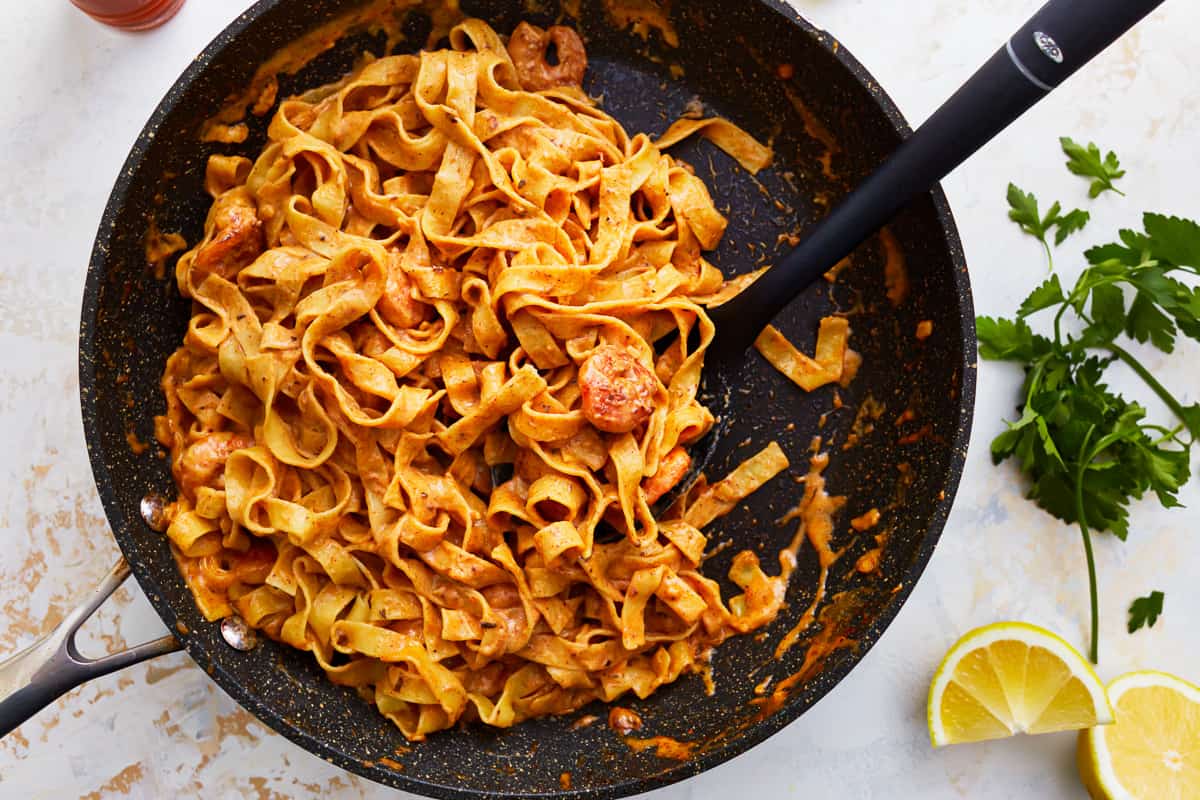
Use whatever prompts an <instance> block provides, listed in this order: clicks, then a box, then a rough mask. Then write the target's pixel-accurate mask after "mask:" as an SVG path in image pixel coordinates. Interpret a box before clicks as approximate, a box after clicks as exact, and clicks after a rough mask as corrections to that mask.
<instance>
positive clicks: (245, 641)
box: [221, 616, 258, 650]
mask: <svg viewBox="0 0 1200 800" xmlns="http://www.w3.org/2000/svg"><path fill="white" fill-rule="evenodd" d="M221 638H223V639H224V640H225V644H227V645H229V646H230V647H232V648H233V649H234V650H253V649H254V648H255V647H256V646H257V645H258V634H256V633H255V632H254V629H253V628H251V627H250V626H249V625H247V624H246V620H244V619H242V618H241V617H239V616H232V617H226V618H225V619H223V620H221Z"/></svg>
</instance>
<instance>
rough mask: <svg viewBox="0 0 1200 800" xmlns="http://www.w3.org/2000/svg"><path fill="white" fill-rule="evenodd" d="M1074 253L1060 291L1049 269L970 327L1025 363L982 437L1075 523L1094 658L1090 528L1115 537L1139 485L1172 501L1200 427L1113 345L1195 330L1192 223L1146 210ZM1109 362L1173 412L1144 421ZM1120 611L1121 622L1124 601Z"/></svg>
mask: <svg viewBox="0 0 1200 800" xmlns="http://www.w3.org/2000/svg"><path fill="white" fill-rule="evenodd" d="M1067 141H1069V140H1064V149H1066V142H1067ZM1072 144H1073V143H1072ZM1076 147H1077V146H1076ZM1091 148H1094V146H1091V147H1090V148H1089V150H1085V151H1083V152H1085V153H1087V152H1090V150H1091ZM1097 153H1098V149H1097ZM1110 156H1111V154H1110ZM1098 158H1099V157H1098V155H1097V159H1098ZM1108 160H1109V159H1106V160H1105V161H1102V162H1100V163H1101V165H1102V166H1103V165H1104V164H1105V163H1107V161H1108ZM1111 161H1112V166H1111V167H1105V169H1107V170H1109V173H1108V174H1109V180H1110V185H1109V188H1111V179H1113V178H1116V177H1120V175H1119V174H1116V172H1114V171H1112V170H1113V169H1115V165H1116V163H1117V162H1116V157H1115V156H1111ZM1072 171H1074V169H1073V170H1072ZM1121 174H1123V173H1121ZM1098 180H1099V178H1098ZM1014 188H1015V187H1014ZM1094 189H1095V186H1094V185H1093V190H1094ZM1101 191H1103V189H1102V190H1101ZM1096 193H1098V192H1096ZM1056 205H1057V204H1056ZM1051 208H1052V209H1054V208H1055V207H1054V206H1052V207H1051ZM1044 229H1045V226H1043V230H1042V234H1043V236H1044V232H1045V231H1044ZM1043 244H1045V241H1044V238H1043ZM1048 250H1049V248H1047V251H1048ZM1084 255H1085V257H1086V259H1087V262H1088V266H1087V267H1086V268H1085V269H1084V270H1083V272H1082V273H1081V274H1080V276H1079V278H1078V279H1077V280H1076V281H1075V284H1074V286H1072V287H1071V288H1070V289H1069V290H1068V289H1066V288H1064V287H1063V285H1062V283H1061V281H1060V279H1059V277H1058V275H1052V276H1051V277H1050V278H1048V279H1047V280H1045V281H1044V282H1043V283H1041V284H1040V285H1039V286H1038V287H1037V288H1035V289H1034V290H1033V292H1031V293H1030V295H1029V296H1028V297H1027V298H1026V299H1025V301H1024V302H1023V303H1022V304H1021V306H1020V308H1019V309H1018V310H1017V313H1016V315H1015V317H1014V318H1012V319H1002V318H991V317H979V318H978V321H977V322H978V326H977V327H978V333H979V352H980V355H981V356H982V357H983V358H985V359H990V360H998V361H1013V362H1016V363H1019V364H1022V365H1023V366H1024V367H1025V382H1024V387H1023V391H1022V397H1023V400H1022V403H1021V405H1020V407H1019V411H1020V416H1019V417H1018V418H1017V419H1016V420H1013V421H1011V422H1008V423H1007V428H1006V430H1005V431H1004V432H1003V433H1001V434H1000V435H999V436H997V437H996V438H995V439H994V440H993V441H992V447H991V452H992V460H993V461H994V462H995V463H1000V462H1002V461H1004V460H1005V459H1008V458H1015V459H1016V460H1017V461H1018V463H1019V464H1020V467H1021V470H1022V472H1023V473H1025V475H1026V476H1027V477H1028V479H1029V482H1030V485H1029V492H1028V496H1029V498H1030V499H1031V500H1033V501H1034V502H1035V503H1037V504H1038V505H1039V506H1041V507H1042V508H1043V509H1045V510H1046V511H1048V512H1050V513H1051V514H1053V515H1054V516H1056V517H1058V518H1059V519H1061V520H1063V521H1065V522H1068V523H1073V524H1076V525H1078V527H1079V530H1080V532H1081V534H1082V537H1083V544H1084V552H1085V555H1086V559H1087V568H1088V585H1089V591H1090V599H1091V658H1092V661H1096V660H1097V657H1098V647H1099V641H1098V638H1099V601H1098V591H1097V582H1096V564H1095V558H1094V555H1093V552H1092V538H1091V536H1092V531H1109V532H1111V533H1113V534H1115V535H1116V536H1117V537H1119V538H1120V539H1122V540H1124V539H1125V537H1126V536H1127V535H1128V533H1129V504H1130V502H1131V501H1132V500H1135V499H1139V498H1141V497H1143V496H1144V495H1147V494H1153V495H1154V496H1155V497H1156V498H1157V499H1158V501H1159V503H1161V504H1162V505H1163V506H1164V507H1167V508H1170V507H1173V506H1178V505H1180V503H1179V500H1178V497H1177V495H1178V492H1179V489H1180V488H1181V487H1182V486H1183V484H1184V483H1186V482H1187V480H1188V478H1189V475H1190V466H1189V465H1190V454H1191V447H1192V444H1193V443H1194V442H1195V441H1196V439H1197V437H1200V404H1196V403H1193V404H1190V405H1185V404H1184V403H1183V402H1181V401H1180V400H1179V399H1178V398H1176V397H1175V396H1174V395H1173V394H1172V393H1171V392H1170V391H1169V390H1168V389H1167V388H1166V387H1165V386H1163V384H1162V383H1161V382H1160V381H1159V380H1158V379H1157V378H1156V377H1155V376H1154V375H1153V374H1151V372H1150V371H1149V370H1148V369H1147V368H1146V367H1145V366H1144V365H1143V364H1142V363H1141V362H1140V361H1139V360H1138V359H1137V358H1136V357H1135V356H1134V355H1133V354H1132V353H1130V352H1129V350H1127V349H1126V347H1125V345H1126V344H1127V342H1126V341H1125V340H1127V339H1131V340H1133V341H1134V342H1138V343H1148V344H1150V345H1152V346H1153V347H1156V348H1158V349H1159V350H1161V351H1163V352H1165V353H1170V352H1172V351H1173V350H1174V348H1175V343H1176V340H1177V339H1178V337H1179V336H1185V337H1188V338H1191V339H1195V340H1198V341H1200V287H1197V286H1195V285H1193V284H1191V283H1189V282H1187V281H1189V280H1191V279H1195V278H1197V277H1200V225H1198V224H1197V223H1195V222H1193V221H1191V220H1186V219H1180V218H1178V217H1170V216H1164V215H1162V214H1152V213H1148V214H1145V215H1144V216H1143V218H1142V230H1140V231H1133V230H1122V231H1120V233H1119V236H1118V241H1116V242H1113V243H1111V244H1106V245H1101V246H1099V247H1093V248H1091V249H1090V250H1088V251H1087V252H1086V253H1085V254H1084ZM1047 311H1053V324H1052V326H1051V333H1049V334H1041V333H1036V332H1035V331H1034V330H1033V328H1032V327H1031V326H1030V325H1029V322H1028V321H1027V320H1028V319H1029V318H1030V317H1032V316H1034V315H1037V314H1041V313H1043V312H1047ZM1118 361H1119V362H1121V363H1123V364H1125V365H1126V366H1128V367H1129V368H1130V369H1131V370H1132V371H1133V372H1134V373H1135V374H1136V375H1137V376H1138V377H1139V378H1141V379H1142V381H1144V382H1145V383H1146V385H1147V386H1148V387H1149V388H1150V389H1151V390H1152V391H1153V392H1154V393H1155V394H1156V395H1157V396H1158V397H1159V398H1160V399H1161V400H1162V401H1163V403H1164V404H1165V405H1166V406H1167V408H1168V409H1170V411H1171V412H1172V413H1173V415H1174V417H1175V419H1174V420H1173V421H1171V422H1169V423H1167V424H1159V423H1157V422H1154V421H1151V420H1149V419H1148V418H1147V414H1146V409H1144V408H1143V407H1142V406H1141V405H1140V404H1138V403H1136V402H1132V401H1129V400H1127V399H1125V398H1124V397H1122V396H1121V395H1119V394H1116V393H1115V392H1113V391H1111V390H1110V389H1109V388H1108V386H1107V384H1106V383H1105V377H1104V376H1105V370H1106V369H1107V368H1108V367H1109V365H1111V364H1113V363H1114V362H1118ZM1151 602H1153V601H1152V600H1147V601H1146V603H1142V604H1141V605H1138V603H1136V602H1135V605H1138V610H1137V612H1136V614H1137V618H1138V619H1143V620H1145V621H1149V622H1150V624H1153V622H1152V619H1153V618H1156V617H1157V613H1158V612H1159V611H1161V600H1160V601H1159V605H1158V606H1157V610H1156V611H1155V612H1154V614H1153V615H1151V614H1150V613H1149V610H1153V609H1154V606H1149V605H1147V604H1148V603H1151ZM1130 614H1131V621H1130V625H1131V626H1132V625H1133V615H1134V614H1135V611H1134V609H1133V608H1132V607H1131V609H1130Z"/></svg>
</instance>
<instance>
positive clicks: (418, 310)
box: [376, 258, 429, 330]
mask: <svg viewBox="0 0 1200 800" xmlns="http://www.w3.org/2000/svg"><path fill="white" fill-rule="evenodd" d="M412 289H413V283H412V280H411V279H410V278H409V277H408V275H406V274H405V272H404V270H403V269H401V267H400V259H398V258H393V259H392V260H391V263H390V264H389V265H388V275H387V284H386V285H385V286H384V288H383V295H382V296H381V297H380V298H379V303H378V304H377V305H376V308H378V309H379V315H380V316H381V317H383V318H384V319H385V320H387V321H388V322H389V323H391V324H392V325H395V326H396V327H397V328H400V329H402V330H408V329H409V328H415V327H416V326H417V325H420V324H421V323H422V322H424V321H425V319H426V316H427V314H428V311H429V306H427V305H425V304H424V303H422V302H421V301H420V300H418V299H417V298H416V297H415V296H414V295H413V291H412Z"/></svg>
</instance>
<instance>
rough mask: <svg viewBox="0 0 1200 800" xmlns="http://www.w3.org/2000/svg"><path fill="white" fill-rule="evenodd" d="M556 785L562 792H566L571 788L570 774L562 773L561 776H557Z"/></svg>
mask: <svg viewBox="0 0 1200 800" xmlns="http://www.w3.org/2000/svg"><path fill="white" fill-rule="evenodd" d="M558 785H559V786H560V787H561V788H562V790H563V791H564V792H565V791H568V790H569V789H570V788H571V773H569V772H564V773H562V774H561V775H559V776H558Z"/></svg>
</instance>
